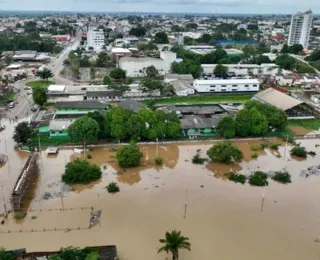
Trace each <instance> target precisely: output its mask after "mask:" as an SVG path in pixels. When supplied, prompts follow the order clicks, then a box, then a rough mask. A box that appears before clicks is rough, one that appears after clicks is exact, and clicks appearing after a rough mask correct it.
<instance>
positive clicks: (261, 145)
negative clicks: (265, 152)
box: [260, 141, 269, 149]
mask: <svg viewBox="0 0 320 260" xmlns="http://www.w3.org/2000/svg"><path fill="white" fill-rule="evenodd" d="M268 146H269V143H268V142H266V141H262V142H261V143H260V147H261V149H264V148H267V147H268Z"/></svg>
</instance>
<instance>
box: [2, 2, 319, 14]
mask: <svg viewBox="0 0 320 260" xmlns="http://www.w3.org/2000/svg"><path fill="white" fill-rule="evenodd" d="M0 9H1V10H8V11H74V12H155V11H156V12H163V13H217V14H219V13H228V14H293V13H296V12H298V11H306V10H308V9H311V10H312V11H313V13H314V14H320V2H319V3H315V2H314V1H312V0H306V1H303V2H301V1H298V0H293V1H292V2H291V4H290V5H288V4H287V3H279V2H277V1H276V0H270V1H266V0H259V1H252V0H244V1H240V0H227V1H223V2H218V1H215V0H214V1H210V0H194V1H191V0H164V1H159V0H151V1H148V0H111V1H109V0H90V1H89V0H55V1H50V0H49V1H41V0H29V1H25V0H0Z"/></svg>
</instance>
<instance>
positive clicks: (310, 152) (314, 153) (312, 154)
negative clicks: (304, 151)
mask: <svg viewBox="0 0 320 260" xmlns="http://www.w3.org/2000/svg"><path fill="white" fill-rule="evenodd" d="M308 154H309V155H311V156H312V157H313V156H316V155H317V153H316V152H315V151H309V152H308Z"/></svg>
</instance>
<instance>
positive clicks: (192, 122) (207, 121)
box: [180, 114, 225, 129]
mask: <svg viewBox="0 0 320 260" xmlns="http://www.w3.org/2000/svg"><path fill="white" fill-rule="evenodd" d="M224 116H225V114H219V115H213V116H211V117H209V118H205V117H200V116H184V117H183V118H181V119H180V128H181V129H190V128H192V129H197V128H200V129H203V128H215V127H217V125H218V123H219V121H220V119H221V118H222V117H224Z"/></svg>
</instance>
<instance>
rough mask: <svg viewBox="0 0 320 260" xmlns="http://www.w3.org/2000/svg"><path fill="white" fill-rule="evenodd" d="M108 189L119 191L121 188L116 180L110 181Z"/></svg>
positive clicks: (109, 190) (110, 191) (113, 191)
mask: <svg viewBox="0 0 320 260" xmlns="http://www.w3.org/2000/svg"><path fill="white" fill-rule="evenodd" d="M106 189H107V191H108V193H117V192H119V191H120V188H119V186H118V184H117V183H115V182H110V183H109V184H108V185H107V186H106Z"/></svg>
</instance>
